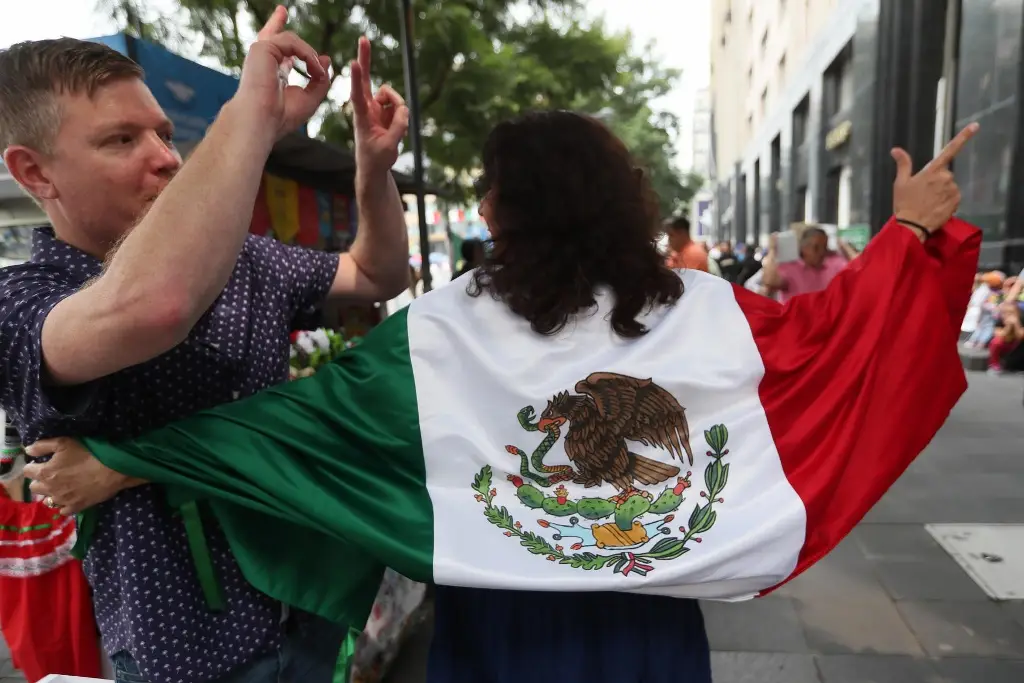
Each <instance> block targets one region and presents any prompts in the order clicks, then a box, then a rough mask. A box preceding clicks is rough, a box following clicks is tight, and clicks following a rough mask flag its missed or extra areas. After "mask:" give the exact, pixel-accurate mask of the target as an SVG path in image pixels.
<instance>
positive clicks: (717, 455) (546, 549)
mask: <svg viewBox="0 0 1024 683" xmlns="http://www.w3.org/2000/svg"><path fill="white" fill-rule="evenodd" d="M704 438H705V440H706V441H707V443H708V447H709V448H710V449H711V450H709V451H708V452H707V454H706V455H707V456H708V457H709V458H711V462H710V463H708V465H707V467H706V468H704V484H705V486H706V487H707V490H706V491H701V492H700V497H701V498H703V499H705V500H706V501H707V502H706V503H704V504H703V505H701V504H700V503H697V504H696V505H695V506H694V508H693V512H692V513H690V520H689V524H688V526H687V528H686V529H684V528H683V527H679V530H680V531H681V532H682V534H683V535H682V536H681V537H679V536H668V537H667V538H663V539H661V540H660V541H658V542H657V543H655V544H654V545H653V546H652V547H651V548H649V549H648V550H646V551H644V552H642V553H637V554H634V553H629V552H626V551H623V552H619V553H615V554H612V555H598V554H597V553H592V552H586V551H585V552H577V553H572V552H570V553H566V552H564V551H563V550H562V547H561V546H553V545H551V543H549V542H548V540H547V539H546V538H544V537H543V536H540V535H538V534H536V533H534V532H532V531H524V530H523V528H522V527H523V525H522V524H521V523H520V522H517V521H516V520H515V518H513V517H512V514H511V513H510V512H509V511H508V508H506V507H505V506H504V505H502V506H501V507H498V506H497V505H495V504H494V499H495V497H496V496H497V495H498V491H497V489H494V488H492V487H491V485H492V483H493V479H492V471H491V466H490V465H484V466H483V467H482V468H481V469H480V471H479V472H478V473H477V474H476V476H474V477H473V490H474V491H476V493H477V494H478V495H477V500H478V501H480V502H482V503H483V504H484V516H485V517H486V518H487V520H488V521H489V522H490V523H491V524H493V525H495V526H496V527H498V528H499V529H502V530H503V531H504V532H505V535H506V536H508V537H511V538H518V539H519V544H520V545H521V546H523V547H524V548H526V549H527V550H528V551H530V552H531V553H533V554H534V555H543V556H545V557H546V558H547V559H548V560H549V561H551V562H557V563H558V564H565V565H569V566H570V567H572V568H574V569H585V570H588V571H590V570H598V569H606V568H607V567H609V566H611V565H614V571H615V573H622V570H623V568H624V567H625V566H626V565H627V564H633V565H634V566H635V565H636V564H643V563H646V562H650V561H653V560H663V561H664V560H675V559H677V558H679V557H682V556H683V555H684V554H686V553H687V552H689V551H690V548H689V547H688V544H689V543H690V541H696V542H697V543H700V542H701V539H700V537H699V535H700V534H703V533H706V532H707V531H708V530H710V529H711V527H713V526H714V524H715V521H716V520H717V519H718V513H717V511H715V509H714V505H715V504H716V503H721V502H724V501H723V500H722V499H721V498H719V494H721V493H722V491H723V490H724V489H725V485H726V483H728V481H729V465H728V464H726V463H723V462H722V459H723V458H724V457H725V456H726V455H728V454H729V450H728V449H727V448H726V447H725V445H726V442H727V441H728V439H729V430H728V429H727V428H726V426H725V425H722V424H720V425H715V426H714V427H712V428H711V429H709V430H706V431H705V432H704ZM663 533H664V532H663ZM648 569H649V568H648ZM634 571H636V572H637V573H639V574H641V575H646V573H647V572H646V571H644V570H643V569H634Z"/></svg>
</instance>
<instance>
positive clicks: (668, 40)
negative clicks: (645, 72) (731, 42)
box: [0, 0, 711, 167]
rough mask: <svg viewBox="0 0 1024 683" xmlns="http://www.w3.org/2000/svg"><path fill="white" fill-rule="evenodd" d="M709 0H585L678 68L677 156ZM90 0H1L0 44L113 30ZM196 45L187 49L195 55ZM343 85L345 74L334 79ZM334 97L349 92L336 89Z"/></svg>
mask: <svg viewBox="0 0 1024 683" xmlns="http://www.w3.org/2000/svg"><path fill="white" fill-rule="evenodd" d="M152 4H153V5H154V6H157V7H164V8H166V7H168V6H171V5H173V3H172V2H170V0H153V3H152ZM709 5H710V0H587V2H586V6H587V10H588V12H590V13H591V14H592V15H593V16H598V15H603V16H604V17H605V19H606V23H607V26H608V28H610V29H612V30H616V31H620V30H629V31H631V32H632V33H633V35H634V36H635V37H636V40H637V41H638V42H639V43H646V42H648V41H652V40H653V41H654V42H655V44H656V49H655V52H656V54H657V55H658V56H659V57H660V58H661V59H662V61H663V64H664V65H665V66H670V67H675V68H679V69H682V71H683V78H682V79H681V81H680V84H679V87H677V88H676V90H675V91H674V92H672V93H671V94H670V95H669V96H668V97H666V98H664V99H663V100H662V101H660V102H658V103H656V107H658V108H661V109H664V110H667V111H671V112H673V113H675V114H676V115H678V116H679V117H680V118H681V119H682V121H683V125H684V134H683V135H682V136H681V138H680V144H679V145H678V149H677V152H678V153H679V162H680V164H681V165H682V166H684V167H687V166H688V165H689V161H690V154H691V150H690V140H691V134H690V132H689V131H690V125H691V120H692V113H693V93H694V91H695V90H696V89H697V88H700V87H704V86H706V85H707V82H708V78H709V71H710V67H709V59H710V56H709V46H708V41H709V32H710V27H711V20H710V9H709ZM95 6H96V3H95V1H94V0H31V2H29V1H27V0H0V16H2V17H3V21H0V48H3V47H6V46H8V45H10V44H11V43H15V42H18V41H21V40H37V39H40V38H52V37H57V36H70V37H74V38H90V37H94V36H99V35H105V34H108V33H112V32H113V31H114V27H113V26H112V25H111V24H110V22H109V21H108V20H105V19H104V18H103V16H102V15H101V14H100V13H98V12H97V11H96V10H95ZM197 51H198V46H196V48H195V49H194V50H193V51H192V53H191V54H189V53H188V52H189V49H188V48H187V47H186V48H184V49H183V50H182V52H183V54H185V56H188V57H194V56H195V54H196V52H197ZM338 80H339V84H338V86H339V87H340V88H344V84H343V83H342V81H343V79H338ZM336 95H337V96H338V97H345V96H347V93H346V92H341V91H340V90H339V91H338V92H337V93H336Z"/></svg>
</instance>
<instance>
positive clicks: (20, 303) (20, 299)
mask: <svg viewBox="0 0 1024 683" xmlns="http://www.w3.org/2000/svg"><path fill="white" fill-rule="evenodd" d="M337 266H338V256H337V255H331V254H326V253H323V252H316V251H311V250H307V249H302V248H297V247H289V246H286V245H283V244H281V243H279V242H276V241H274V240H271V239H269V238H263V237H256V236H249V237H247V238H246V241H245V244H244V247H243V249H242V251H241V253H240V255H239V258H238V261H237V263H236V264H235V268H234V271H233V273H232V275H231V279H230V281H229V282H228V284H227V286H226V287H225V288H224V290H223V292H222V293H221V295H220V297H219V298H218V299H217V300H216V302H215V303H214V304H213V306H212V307H211V308H210V309H209V310H208V311H207V312H206V314H205V315H204V316H203V318H202V319H201V320H200V321H199V323H198V324H196V326H195V327H194V328H193V329H192V331H191V333H190V334H189V336H188V338H187V339H186V340H185V341H184V342H183V343H181V344H180V345H178V346H177V347H175V348H174V349H172V350H171V351H169V352H167V353H165V354H163V355H161V356H158V357H157V358H154V359H152V360H150V361H147V362H145V363H142V364H140V365H137V366H134V367H131V368H127V369H124V370H121V371H120V372H117V373H115V374H113V375H109V376H107V377H104V378H101V379H99V380H96V381H95V382H93V383H91V384H90V385H89V386H87V387H83V388H79V389H75V390H71V391H60V392H54V391H52V390H48V389H45V388H44V386H43V383H42V377H41V366H42V357H41V331H42V326H43V321H44V320H45V319H46V316H47V315H48V314H49V312H50V311H51V310H52V309H53V307H54V306H55V305H56V304H57V303H58V302H59V301H61V300H62V299H64V298H66V297H68V296H70V295H71V294H73V293H74V292H76V291H77V290H79V289H80V288H82V287H83V286H84V285H85V284H86V283H87V282H88V281H89V280H90V279H92V278H94V277H96V276H98V275H99V274H100V273H101V271H102V263H101V262H100V261H99V260H98V259H96V258H94V257H92V256H89V255H87V254H85V253H83V252H81V251H79V250H77V249H75V248H74V247H71V246H70V245H68V244H66V243H64V242H61V241H59V240H58V239H57V238H56V237H55V236H54V234H53V232H52V230H50V229H48V228H43V229H39V230H37V231H36V232H35V233H34V235H33V243H32V256H31V260H30V261H29V262H27V263H24V264H21V265H18V266H13V267H10V268H5V269H2V270H0V373H2V377H0V403H2V406H3V408H4V410H5V411H6V413H7V416H8V419H10V420H11V421H12V422H13V423H14V424H15V426H16V427H17V428H18V430H19V432H20V434H21V436H22V439H23V441H24V442H25V443H31V442H33V441H36V440H37V439H40V438H46V437H52V436H78V437H84V436H95V437H102V438H108V439H122V438H127V437H131V436H133V435H137V434H140V433H142V432H145V431H148V430H151V429H154V428H156V427H159V426H161V425H163V424H166V423H168V422H171V421H173V420H177V419H180V418H182V417H185V416H186V415H189V414H191V413H194V412H196V411H199V410H203V409H206V408H210V407H212V406H215V405H218V404H222V403H226V402H228V401H232V400H235V399H238V398H243V397H246V396H249V395H251V394H254V393H256V392H258V391H260V390H261V389H264V388H266V387H268V386H271V385H273V384H277V383H280V382H283V381H285V380H286V379H287V378H288V352H289V343H288V338H289V333H290V332H291V329H292V323H293V320H295V319H296V317H297V316H299V315H300V314H303V313H306V312H308V310H309V309H311V308H313V307H316V306H318V305H319V304H320V303H321V302H322V301H323V299H324V297H325V296H326V294H327V292H328V290H329V289H330V286H331V283H332V282H333V280H334V275H335V273H336V271H337ZM205 527H206V535H207V542H208V544H209V547H210V554H211V559H212V561H213V564H214V567H215V570H216V573H217V580H218V583H219V584H220V587H221V589H222V592H223V595H224V599H225V604H226V607H225V609H224V610H223V611H220V612H217V613H214V612H211V611H210V610H209V609H208V607H207V605H206V602H205V600H204V597H203V594H202V591H201V589H200V586H199V582H198V579H197V578H196V571H195V568H194V565H193V561H192V556H191V554H190V552H189V547H188V543H187V539H186V535H185V530H184V526H183V524H182V521H181V519H180V518H179V517H177V516H176V515H175V514H174V511H173V510H172V509H171V508H170V507H169V506H168V504H167V502H166V501H165V499H164V495H163V490H162V489H161V488H160V487H158V486H155V485H146V486H141V487H138V488H135V489H131V490H127V491H123V492H122V493H120V494H118V495H117V496H116V497H115V498H113V499H111V500H110V501H107V502H106V503H104V504H102V505H101V506H99V524H98V526H97V529H96V531H95V534H94V536H93V539H92V544H91V546H90V550H89V554H88V556H87V558H86V560H85V563H84V569H85V572H86V576H87V577H88V579H89V582H90V584H91V585H92V588H93V591H94V602H95V607H96V617H97V621H98V623H99V627H100V632H101V635H102V638H103V645H104V649H105V650H106V651H107V652H109V653H111V654H114V653H118V652H122V651H125V652H129V653H130V654H131V655H132V657H133V658H134V659H135V660H136V661H137V662H138V663H139V666H140V668H141V670H142V672H143V673H144V675H145V676H146V678H147V680H149V681H150V682H151V683H203V682H204V681H211V680H214V679H217V678H220V677H222V676H224V675H226V674H228V673H230V671H231V670H232V669H234V668H235V667H237V666H239V665H242V664H245V663H247V662H249V661H251V660H252V659H253V658H255V657H258V656H260V655H262V654H264V653H266V652H269V651H272V650H273V649H274V648H276V647H277V646H278V645H279V643H280V642H281V640H282V633H281V625H280V622H281V607H280V605H278V604H276V603H275V602H274V601H273V600H271V599H270V598H269V597H267V596H265V595H262V594H260V593H259V592H257V591H256V590H255V589H254V588H252V587H251V586H250V585H249V584H248V583H247V582H246V581H245V580H244V578H243V577H242V575H241V571H240V570H239V567H238V565H237V563H236V562H235V560H234V558H233V556H232V555H231V552H230V550H229V548H228V544H227V541H226V539H225V537H224V534H223V533H222V532H221V531H220V530H219V529H218V528H217V526H216V524H215V523H214V522H213V521H212V520H210V521H209V522H208V523H206V524H205Z"/></svg>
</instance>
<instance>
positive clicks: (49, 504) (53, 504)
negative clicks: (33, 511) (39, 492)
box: [43, 496, 60, 510]
mask: <svg viewBox="0 0 1024 683" xmlns="http://www.w3.org/2000/svg"><path fill="white" fill-rule="evenodd" d="M43 505H45V506H46V507H48V508H52V509H54V510H56V509H57V508H59V507H60V505H58V504H57V503H56V502H54V500H53V496H47V497H46V498H43Z"/></svg>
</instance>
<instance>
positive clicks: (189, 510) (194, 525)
mask: <svg viewBox="0 0 1024 683" xmlns="http://www.w3.org/2000/svg"><path fill="white" fill-rule="evenodd" d="M178 510H179V512H180V513H181V518H182V521H184V523H185V535H186V537H187V538H188V546H189V550H191V551H192V563H193V564H194V565H195V568H196V576H197V577H198V578H199V587H200V588H201V589H202V591H203V597H204V598H205V599H206V606H207V607H208V608H209V609H210V610H211V611H214V612H221V611H223V610H224V595H223V593H222V592H221V589H220V584H219V583H218V582H217V574H216V572H215V571H214V568H213V559H212V558H211V557H210V547H209V546H208V545H207V543H206V534H205V533H204V532H203V520H202V516H201V515H200V514H199V506H198V504H197V503H196V501H194V500H192V501H187V502H185V503H182V504H181V505H180V506H179V507H178ZM75 518H76V521H77V523H78V538H77V539H75V545H74V546H73V547H72V548H71V556H72V557H74V558H76V559H79V560H84V559H85V556H86V554H87V553H88V552H89V546H90V545H91V544H92V538H93V535H94V534H95V533H96V524H97V522H98V520H99V514H98V512H97V511H96V508H89V509H88V510H85V511H84V512H80V513H78V514H77V515H76V516H75Z"/></svg>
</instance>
